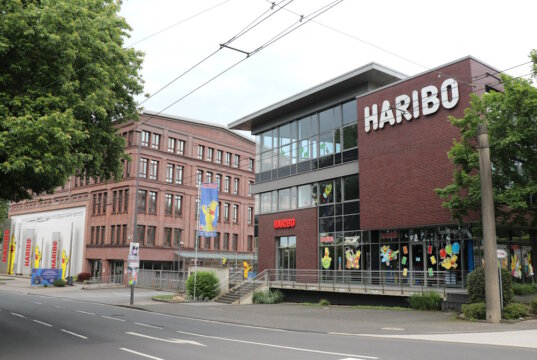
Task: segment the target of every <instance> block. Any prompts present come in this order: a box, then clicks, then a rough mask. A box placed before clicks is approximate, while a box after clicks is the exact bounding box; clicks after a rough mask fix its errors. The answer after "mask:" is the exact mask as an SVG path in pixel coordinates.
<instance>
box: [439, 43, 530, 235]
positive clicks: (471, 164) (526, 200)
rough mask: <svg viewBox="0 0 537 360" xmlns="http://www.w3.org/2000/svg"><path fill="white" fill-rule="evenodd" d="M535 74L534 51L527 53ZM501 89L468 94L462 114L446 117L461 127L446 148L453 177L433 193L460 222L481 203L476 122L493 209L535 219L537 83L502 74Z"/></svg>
mask: <svg viewBox="0 0 537 360" xmlns="http://www.w3.org/2000/svg"><path fill="white" fill-rule="evenodd" d="M531 57H532V60H533V62H534V67H533V68H534V76H535V74H537V52H536V51H535V50H534V51H533V52H532V53H531ZM502 81H503V86H504V92H503V93H500V92H490V93H487V94H484V95H482V96H481V97H478V96H475V95H473V96H472V98H471V104H470V107H469V108H467V109H466V110H465V114H464V117H463V118H462V119H456V118H453V117H450V119H449V120H450V121H451V123H452V124H453V125H455V126H456V127H458V128H459V129H460V131H461V135H462V136H461V139H460V141H457V140H455V141H454V143H453V147H452V148H451V149H450V151H449V152H448V157H449V159H450V160H451V161H452V162H453V164H454V165H455V170H454V173H453V182H452V183H451V184H449V185H448V186H446V187H445V188H442V189H436V192H437V194H438V195H439V196H440V197H441V198H442V199H445V200H446V201H445V202H444V203H443V205H444V207H446V208H448V209H449V210H450V211H451V214H452V217H453V218H454V219H456V220H458V221H459V222H462V221H463V219H464V217H465V216H467V215H468V214H469V213H470V212H471V211H478V210H479V209H480V207H481V187H480V183H479V181H480V180H479V154H478V149H477V127H478V125H479V124H480V123H482V122H484V123H486V124H487V127H488V131H489V143H490V144H489V145H490V154H491V155H490V156H491V161H492V166H493V171H492V182H493V191H494V205H495V208H496V215H497V217H498V219H499V220H500V221H501V222H502V223H506V224H519V225H528V224H530V225H531V226H533V227H535V226H536V225H537V196H536V195H537V89H536V88H535V87H533V86H532V83H531V81H529V80H525V79H518V78H511V77H509V76H507V75H503V76H502Z"/></svg>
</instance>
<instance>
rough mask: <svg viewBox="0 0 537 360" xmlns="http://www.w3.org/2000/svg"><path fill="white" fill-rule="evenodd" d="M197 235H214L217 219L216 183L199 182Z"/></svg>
mask: <svg viewBox="0 0 537 360" xmlns="http://www.w3.org/2000/svg"><path fill="white" fill-rule="evenodd" d="M199 219H200V228H199V236H205V237H209V236H216V221H217V220H218V185H217V184H213V183H208V184H201V200H200V213H199Z"/></svg>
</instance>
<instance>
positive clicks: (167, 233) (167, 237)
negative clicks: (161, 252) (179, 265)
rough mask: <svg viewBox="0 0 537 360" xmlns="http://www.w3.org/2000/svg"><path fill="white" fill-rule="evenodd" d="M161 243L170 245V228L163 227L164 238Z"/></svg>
mask: <svg viewBox="0 0 537 360" xmlns="http://www.w3.org/2000/svg"><path fill="white" fill-rule="evenodd" d="M163 240H164V241H163V245H164V246H166V247H170V246H171V245H172V228H167V227H165V228H164V239H163Z"/></svg>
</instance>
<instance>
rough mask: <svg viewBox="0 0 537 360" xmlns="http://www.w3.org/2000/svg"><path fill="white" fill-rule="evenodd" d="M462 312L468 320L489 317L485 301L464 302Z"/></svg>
mask: <svg viewBox="0 0 537 360" xmlns="http://www.w3.org/2000/svg"><path fill="white" fill-rule="evenodd" d="M462 313H463V314H464V317H465V318H467V319H468V320H485V318H486V317H487V305H485V303H484V302H479V303H473V304H462Z"/></svg>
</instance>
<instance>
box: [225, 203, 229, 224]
mask: <svg viewBox="0 0 537 360" xmlns="http://www.w3.org/2000/svg"><path fill="white" fill-rule="evenodd" d="M224 222H229V204H227V203H226V204H224Z"/></svg>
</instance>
